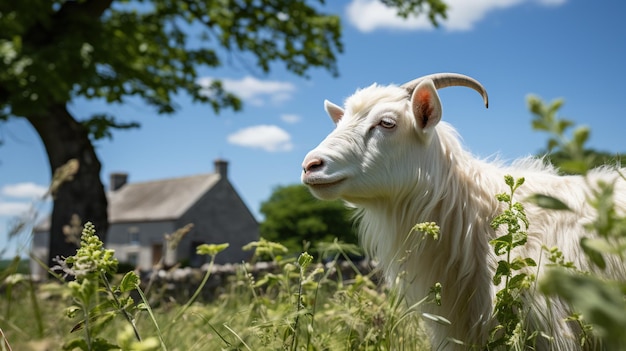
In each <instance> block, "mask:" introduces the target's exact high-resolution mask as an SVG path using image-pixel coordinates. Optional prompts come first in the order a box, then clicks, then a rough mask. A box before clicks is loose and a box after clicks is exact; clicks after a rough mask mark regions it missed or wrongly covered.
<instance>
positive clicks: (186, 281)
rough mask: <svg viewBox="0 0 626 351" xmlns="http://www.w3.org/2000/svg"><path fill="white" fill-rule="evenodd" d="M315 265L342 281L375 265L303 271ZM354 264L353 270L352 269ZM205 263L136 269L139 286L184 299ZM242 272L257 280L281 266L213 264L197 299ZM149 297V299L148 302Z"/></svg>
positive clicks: (339, 264)
mask: <svg viewBox="0 0 626 351" xmlns="http://www.w3.org/2000/svg"><path fill="white" fill-rule="evenodd" d="M317 267H322V268H323V269H324V272H327V273H328V276H329V278H330V279H337V278H338V277H341V279H343V280H344V281H346V280H351V279H354V277H355V276H356V274H357V273H360V274H362V275H365V274H369V273H370V272H372V270H373V269H374V268H375V265H374V264H373V263H372V262H371V261H366V260H363V261H359V262H354V263H350V262H346V261H339V262H335V261H332V262H329V263H327V264H325V265H322V264H316V265H315V264H314V265H312V267H308V268H307V271H312V270H313V269H315V268H317ZM354 267H356V269H357V271H355V269H354ZM208 268H209V265H208V264H207V265H204V266H203V267H201V268H190V267H186V268H174V269H170V270H156V271H144V272H140V276H141V287H142V289H143V290H144V292H147V293H148V295H149V296H152V298H151V300H161V301H168V300H175V301H177V302H179V303H185V302H186V301H188V300H189V298H190V297H191V296H192V295H193V294H194V292H195V291H196V290H197V288H198V286H200V283H201V282H202V279H203V278H204V276H205V274H206V272H207V269H208ZM245 273H247V274H250V275H252V277H253V278H254V279H255V280H257V279H259V278H260V277H262V276H263V275H264V274H267V273H274V274H281V273H282V267H280V266H278V265H277V264H275V263H273V262H258V263H255V264H246V265H245V266H242V265H241V264H223V265H213V267H211V272H210V276H209V279H208V280H207V283H206V285H205V286H204V288H203V289H202V292H201V294H200V296H199V297H198V299H199V300H201V301H211V300H213V299H215V298H216V297H217V296H219V294H221V293H222V292H225V291H226V289H227V288H228V284H229V283H230V282H234V281H235V280H237V279H245V278H244V275H245ZM152 302H153V301H151V303H152Z"/></svg>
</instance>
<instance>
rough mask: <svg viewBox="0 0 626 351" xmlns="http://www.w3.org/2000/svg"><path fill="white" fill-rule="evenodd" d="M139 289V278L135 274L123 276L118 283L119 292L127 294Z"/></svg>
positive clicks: (129, 273) (130, 273)
mask: <svg viewBox="0 0 626 351" xmlns="http://www.w3.org/2000/svg"><path fill="white" fill-rule="evenodd" d="M137 287H139V276H138V275H137V273H135V272H133V271H131V272H128V273H126V274H125V275H124V277H123V278H122V281H121V282H120V291H121V292H128V291H132V290H135V289H137Z"/></svg>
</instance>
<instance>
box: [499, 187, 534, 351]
mask: <svg viewBox="0 0 626 351" xmlns="http://www.w3.org/2000/svg"><path fill="white" fill-rule="evenodd" d="M504 181H505V183H506V185H507V186H508V187H509V193H501V194H498V195H496V198H497V199H498V201H499V202H502V203H504V204H505V205H506V208H505V210H504V211H503V212H502V213H501V214H499V215H498V216H496V217H495V218H494V219H493V221H492V222H491V227H492V228H493V229H494V230H498V229H499V228H500V227H502V226H504V227H505V230H504V231H503V234H502V235H500V236H499V237H497V238H495V239H493V240H491V241H490V244H491V245H492V246H493V250H494V253H495V254H496V256H498V257H500V256H503V255H504V256H505V257H504V259H501V260H499V261H498V263H497V267H496V271H495V274H494V276H493V284H494V285H496V286H500V285H501V284H502V280H503V279H504V284H503V285H502V288H501V289H500V290H498V291H497V292H496V299H495V306H494V316H495V317H496V319H497V321H498V325H497V326H496V327H495V328H494V329H493V330H492V331H491V337H490V339H491V340H490V342H489V344H488V345H487V349H495V348H498V347H500V346H503V345H506V346H507V347H513V346H518V347H519V346H520V345H521V346H522V348H523V346H524V345H525V344H526V342H527V341H528V340H530V339H531V338H533V337H535V336H536V335H527V334H526V332H525V329H524V318H523V317H524V311H525V310H526V307H525V306H524V299H523V297H524V294H527V293H528V291H529V289H530V287H531V285H532V284H533V282H534V281H535V279H536V277H535V275H533V274H528V273H527V267H534V266H537V263H536V262H535V261H534V260H533V259H532V258H528V257H519V256H515V257H514V256H513V252H514V249H515V248H516V247H520V246H523V245H525V244H526V241H527V238H528V235H527V233H526V230H527V229H528V219H527V218H526V213H525V211H524V206H523V205H522V204H521V203H520V202H514V201H513V197H514V195H515V191H516V190H517V189H518V188H519V187H520V186H522V184H524V178H518V179H517V180H515V179H514V178H513V177H512V176H510V175H507V176H505V177H504Z"/></svg>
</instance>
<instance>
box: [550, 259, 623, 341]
mask: <svg viewBox="0 0 626 351" xmlns="http://www.w3.org/2000/svg"><path fill="white" fill-rule="evenodd" d="M539 287H540V289H541V291H542V292H544V293H545V294H548V295H558V296H559V297H561V298H563V299H564V300H565V301H566V302H568V303H570V304H572V306H573V307H574V309H575V310H576V311H578V312H579V313H580V314H582V315H583V316H584V318H585V320H586V321H587V322H590V323H592V324H593V328H594V332H596V333H598V335H600V336H603V337H605V338H606V340H605V341H606V342H608V345H606V346H607V350H623V349H624V346H626V333H624V330H626V302H625V300H624V295H623V293H622V291H621V290H620V286H619V284H617V283H616V282H612V281H607V280H604V279H599V278H597V277H595V276H592V275H581V274H573V273H571V270H565V269H562V268H555V269H551V270H548V271H547V272H546V274H545V276H544V278H543V279H541V281H540V284H539ZM609 345H611V346H609Z"/></svg>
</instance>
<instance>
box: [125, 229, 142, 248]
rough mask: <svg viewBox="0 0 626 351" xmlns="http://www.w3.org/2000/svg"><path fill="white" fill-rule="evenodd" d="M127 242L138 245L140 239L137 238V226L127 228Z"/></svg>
mask: <svg viewBox="0 0 626 351" xmlns="http://www.w3.org/2000/svg"><path fill="white" fill-rule="evenodd" d="M128 243H129V244H130V245H139V244H141V241H140V240H139V228H138V227H134V226H133V227H129V228H128Z"/></svg>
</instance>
